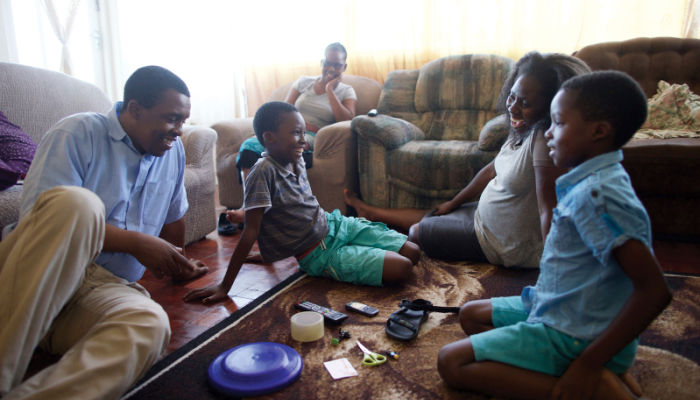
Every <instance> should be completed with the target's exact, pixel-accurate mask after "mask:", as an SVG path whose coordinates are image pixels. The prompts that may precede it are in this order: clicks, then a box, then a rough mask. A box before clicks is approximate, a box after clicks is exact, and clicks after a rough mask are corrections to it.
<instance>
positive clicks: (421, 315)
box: [386, 299, 459, 341]
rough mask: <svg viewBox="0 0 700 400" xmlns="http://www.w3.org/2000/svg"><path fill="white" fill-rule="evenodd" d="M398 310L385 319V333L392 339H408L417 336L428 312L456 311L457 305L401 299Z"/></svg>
mask: <svg viewBox="0 0 700 400" xmlns="http://www.w3.org/2000/svg"><path fill="white" fill-rule="evenodd" d="M399 307H401V309H400V310H398V311H395V312H394V313H392V314H391V316H389V319H387V321H386V334H387V336H389V337H390V338H392V339H396V340H403V341H408V340H412V339H415V338H416V336H418V330H419V329H420V326H421V325H422V324H423V322H425V321H426V320H427V319H428V313H430V312H431V311H434V312H443V313H458V312H459V307H440V306H434V305H433V303H431V302H429V301H428V300H423V299H417V300H413V301H409V300H401V303H399Z"/></svg>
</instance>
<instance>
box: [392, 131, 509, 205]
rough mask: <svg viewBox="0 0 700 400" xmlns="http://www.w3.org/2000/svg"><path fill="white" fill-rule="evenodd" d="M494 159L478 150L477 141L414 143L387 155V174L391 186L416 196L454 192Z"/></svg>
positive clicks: (493, 154)
mask: <svg viewBox="0 0 700 400" xmlns="http://www.w3.org/2000/svg"><path fill="white" fill-rule="evenodd" d="M494 156H495V153H494V152H484V151H481V150H479V144H478V142H476V141H464V140H414V141H411V142H408V143H406V144H405V145H403V146H401V147H400V148H398V149H396V150H394V151H391V152H389V153H388V155H387V172H388V175H389V179H390V180H391V182H392V183H393V184H397V185H400V186H404V189H407V190H410V188H411V187H412V188H413V190H411V191H414V192H416V193H419V192H422V191H423V190H426V189H428V188H429V189H430V190H438V191H445V190H447V191H455V192H456V191H459V190H460V189H462V188H463V187H464V186H465V185H466V184H467V183H468V182H469V181H470V180H471V179H472V177H473V176H474V174H475V173H476V172H478V171H479V170H480V169H481V167H482V166H483V165H485V164H487V163H488V162H489V161H490V160H491V159H492V158H493V157H494Z"/></svg>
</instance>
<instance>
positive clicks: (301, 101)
mask: <svg viewBox="0 0 700 400" xmlns="http://www.w3.org/2000/svg"><path fill="white" fill-rule="evenodd" d="M317 78H319V77H318V76H302V77H301V78H299V79H297V80H296V82H294V84H292V88H294V89H296V90H297V91H298V92H299V97H297V100H296V101H295V102H294V106H295V107H296V108H297V109H298V110H299V112H300V113H301V115H303V116H304V119H305V120H306V122H308V123H310V124H313V125H316V126H317V127H318V128H319V129H320V128H323V127H324V126H326V125H330V124H332V123H334V122H336V121H335V116H334V115H333V109H332V108H331V103H330V101H329V100H328V95H327V94H326V92H325V91H324V92H323V93H321V94H316V92H315V91H314V82H316V79H317ZM333 93H335V95H336V97H338V100H340V102H341V103H342V102H343V101H345V100H346V99H355V100H357V95H356V94H355V89H353V88H352V86H350V85H347V84H345V83H343V82H338V86H336V88H335V90H333Z"/></svg>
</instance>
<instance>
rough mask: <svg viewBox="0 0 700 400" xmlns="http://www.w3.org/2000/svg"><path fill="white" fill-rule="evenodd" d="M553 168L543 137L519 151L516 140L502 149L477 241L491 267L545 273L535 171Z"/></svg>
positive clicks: (477, 219) (479, 216)
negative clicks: (495, 265)
mask: <svg viewBox="0 0 700 400" xmlns="http://www.w3.org/2000/svg"><path fill="white" fill-rule="evenodd" d="M553 165H554V163H553V162H552V159H551V158H550V157H549V154H548V150H547V142H546V140H545V138H544V132H542V131H539V132H536V133H534V134H530V135H529V136H528V137H527V138H526V139H525V140H524V141H523V143H522V145H520V146H519V147H518V148H513V147H512V146H511V140H510V139H509V140H507V141H506V143H505V144H504V145H503V147H501V151H500V152H499V153H498V155H497V156H496V158H495V160H494V166H495V168H496V177H495V178H493V179H492V180H491V181H490V182H489V183H488V185H486V188H485V189H484V191H483V192H482V193H481V198H480V199H479V205H478V206H477V209H476V213H475V215H474V227H475V231H476V237H477V239H478V240H479V245H481V249H482V250H483V252H484V254H485V255H486V258H488V260H489V262H490V263H492V264H497V265H503V266H506V267H511V266H519V267H528V268H537V267H539V263H540V256H541V255H542V248H543V244H542V230H541V229H540V214H539V208H538V206H537V189H536V186H535V169H534V167H535V166H553Z"/></svg>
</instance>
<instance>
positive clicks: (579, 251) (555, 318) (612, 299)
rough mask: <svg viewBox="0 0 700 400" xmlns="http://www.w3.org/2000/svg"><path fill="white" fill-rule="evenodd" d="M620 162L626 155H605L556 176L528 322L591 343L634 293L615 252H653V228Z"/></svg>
mask: <svg viewBox="0 0 700 400" xmlns="http://www.w3.org/2000/svg"><path fill="white" fill-rule="evenodd" d="M620 161H622V152H621V151H620V150H618V151H615V152H611V153H606V154H602V155H600V156H597V157H594V158H592V159H590V160H586V161H585V162H583V163H581V164H580V165H579V166H577V167H576V168H574V169H572V170H571V171H569V172H568V173H566V174H565V175H562V176H560V177H559V178H558V179H557V186H556V190H557V200H558V203H557V207H556V208H555V209H554V214H553V216H552V226H551V229H550V231H549V234H548V235H547V240H546V242H545V246H544V251H543V253H542V261H541V263H540V275H539V278H538V280H537V284H536V285H535V286H534V287H532V286H528V287H526V288H525V289H524V290H523V293H522V300H523V305H524V306H525V309H526V310H529V312H530V315H529V317H528V320H527V321H528V322H530V323H537V322H542V323H544V324H545V325H547V326H550V327H552V328H554V329H556V330H558V331H561V332H564V333H566V334H568V335H571V336H573V337H576V338H579V339H584V340H593V339H595V338H596V337H597V336H598V335H599V334H600V333H601V332H602V331H603V330H605V328H607V327H608V325H609V324H610V322H612V320H613V319H614V318H615V316H617V314H618V313H619V312H620V310H621V309H622V307H623V306H624V304H625V303H626V302H627V300H628V299H629V297H630V296H631V294H632V291H633V286H632V282H631V281H630V279H629V278H628V277H627V275H626V274H625V273H624V271H623V270H622V268H621V267H620V265H619V264H618V262H617V260H616V259H615V257H614V256H613V255H612V252H613V250H614V249H615V248H617V247H618V246H621V245H622V244H624V243H625V242H626V241H627V240H629V239H636V240H639V241H641V242H642V243H644V244H645V245H646V246H647V247H649V248H650V251H651V246H650V245H651V224H650V222H649V216H648V215H647V212H646V210H645V209H644V206H642V203H641V202H640V201H639V199H638V198H637V196H636V194H635V193H634V190H633V189H632V185H631V183H630V180H629V176H628V175H627V172H626V171H625V170H624V169H623V168H622V165H621V164H620Z"/></svg>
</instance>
